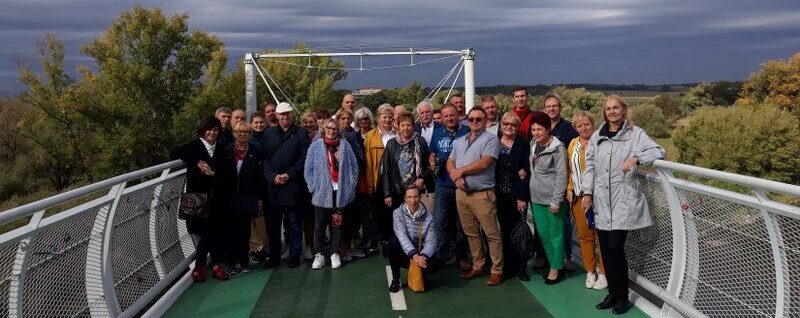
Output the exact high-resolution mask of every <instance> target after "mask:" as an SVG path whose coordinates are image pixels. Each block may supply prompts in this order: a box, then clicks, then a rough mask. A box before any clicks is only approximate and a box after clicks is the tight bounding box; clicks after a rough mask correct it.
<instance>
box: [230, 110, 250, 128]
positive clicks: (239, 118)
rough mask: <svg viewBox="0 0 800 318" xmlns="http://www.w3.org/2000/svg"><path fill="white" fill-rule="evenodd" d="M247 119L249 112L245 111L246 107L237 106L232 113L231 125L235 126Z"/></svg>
mask: <svg viewBox="0 0 800 318" xmlns="http://www.w3.org/2000/svg"><path fill="white" fill-rule="evenodd" d="M245 120H247V113H246V112H245V111H244V109H241V108H237V109H234V110H233V112H232V113H231V127H235V126H236V124H238V123H241V122H243V121H245Z"/></svg>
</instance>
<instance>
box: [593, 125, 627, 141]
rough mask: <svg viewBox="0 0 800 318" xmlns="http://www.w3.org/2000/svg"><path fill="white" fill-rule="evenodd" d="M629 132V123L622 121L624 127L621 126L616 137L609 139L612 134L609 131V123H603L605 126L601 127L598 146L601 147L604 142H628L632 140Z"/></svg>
mask: <svg viewBox="0 0 800 318" xmlns="http://www.w3.org/2000/svg"><path fill="white" fill-rule="evenodd" d="M629 132H630V127H628V121H627V120H624V121H622V125H620V126H619V130H618V131H617V134H616V135H614V137H609V136H610V135H611V132H610V131H609V130H608V123H603V126H602V127H600V133H599V135H600V138H599V139H598V140H597V144H598V145H599V144H600V143H601V142H603V141H604V140H628V138H630V135H629V134H628V133H629Z"/></svg>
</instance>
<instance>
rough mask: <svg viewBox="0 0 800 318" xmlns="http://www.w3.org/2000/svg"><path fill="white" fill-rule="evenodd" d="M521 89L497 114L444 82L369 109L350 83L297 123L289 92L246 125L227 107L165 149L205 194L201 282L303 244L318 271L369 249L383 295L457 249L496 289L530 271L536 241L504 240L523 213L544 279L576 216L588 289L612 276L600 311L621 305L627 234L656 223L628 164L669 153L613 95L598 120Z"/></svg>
mask: <svg viewBox="0 0 800 318" xmlns="http://www.w3.org/2000/svg"><path fill="white" fill-rule="evenodd" d="M527 98H528V95H527V91H526V90H525V88H523V87H518V88H515V89H514V90H513V104H514V105H513V108H512V109H511V110H509V111H508V112H506V113H505V114H502V115H500V114H498V107H497V104H496V102H495V100H494V98H493V97H492V96H486V97H483V98H482V99H481V100H480V106H477V107H473V108H471V109H470V110H469V111H466V109H465V101H464V98H463V97H462V96H460V95H453V96H451V97H450V99H449V101H448V102H447V103H444V104H443V105H442V106H441V107H440V108H439V109H434V107H433V105H432V104H431V103H429V102H427V101H423V102H421V103H419V104H418V105H417V107H416V109H415V111H414V112H415V113H416V116H415V114H414V113H411V112H409V111H408V110H407V109H406V107H404V106H402V105H399V106H394V107H393V106H392V105H389V104H383V105H380V106H379V107H378V108H377V110H376V112H375V114H374V116H373V113H372V111H371V110H370V109H369V108H366V107H360V108H358V107H357V101H356V99H355V97H354V96H353V95H350V94H348V95H346V96H344V98H343V100H342V104H341V109H339V110H338V111H337V112H336V113H335V114H334V115H333V116H331V114H330V113H328V112H327V111H324V110H318V111H315V112H310V113H306V114H303V115H301V116H300V118H299V121H298V122H297V123H295V122H294V120H293V117H294V113H295V109H294V108H293V107H292V105H290V104H288V103H279V104H278V105H277V106H275V105H273V104H267V105H265V107H264V112H263V113H260V112H259V113H254V114H253V115H252V116H251V117H250V122H249V123H248V122H247V121H246V120H245V112H244V111H242V110H234V111H231V110H230V109H227V108H220V109H219V110H218V111H217V113H216V115H215V116H214V117H208V118H205V119H204V120H203V121H202V122H201V124H200V126H199V128H198V130H197V137H198V138H197V139H195V140H193V141H191V142H189V143H188V144H186V145H183V146H181V147H179V148H177V149H175V150H174V151H173V157H174V158H179V159H182V160H183V161H184V162H186V164H187V190H186V191H187V192H200V193H208V194H210V197H211V199H210V202H209V205H210V206H211V210H210V211H211V212H210V215H209V217H208V218H207V219H200V220H187V226H188V229H189V231H190V232H191V233H193V234H196V235H197V237H199V241H198V243H197V254H196V267H195V269H194V271H193V277H194V279H195V281H197V282H201V281H204V280H205V269H206V267H207V266H210V267H211V270H212V276H213V277H214V278H216V279H220V280H225V279H228V275H234V274H237V273H239V272H248V271H250V270H251V264H252V263H254V262H262V261H263V262H264V264H265V267H266V268H274V267H277V266H279V265H280V264H281V260H282V259H285V260H286V263H287V264H288V266H289V267H296V266H298V265H299V263H300V258H301V256H303V257H304V258H305V259H308V260H313V261H312V265H311V267H312V269H321V268H323V267H324V266H325V265H326V263H327V262H328V261H330V266H331V267H332V268H334V269H335V268H339V267H341V266H342V264H343V263H346V262H347V261H349V260H350V259H352V257H365V256H368V255H372V254H377V253H378V252H380V253H382V254H383V255H384V256H385V257H387V258H388V259H389V264H390V267H391V271H392V281H391V283H390V287H389V290H390V292H397V291H399V290H400V289H401V288H402V284H401V281H400V268H401V267H407V266H409V264H410V263H416V265H418V266H419V267H420V268H422V272H423V278H424V280H427V279H428V275H430V274H433V273H434V272H436V271H437V270H439V269H442V268H443V267H445V266H446V264H448V261H450V260H451V259H453V258H454V260H455V264H456V266H457V267H458V268H459V269H460V271H461V275H460V276H461V278H463V279H474V278H477V277H480V276H483V275H486V273H487V271H488V279H487V281H486V284H487V285H489V286H495V285H498V284H501V283H502V281H503V279H504V275H505V278H508V277H510V276H511V277H513V276H516V277H518V278H519V279H521V280H524V281H527V280H530V276H529V274H528V266H527V265H528V261H529V257H530V253H526V252H524V251H522V250H521V249H520V248H519V247H518V246H517V245H515V244H512V243H514V242H513V241H514V240H512V238H511V237H510V235H511V233H512V232H513V231H514V230H515V229H517V228H519V227H520V226H521V225H526V226H529V228H530V230H531V231H532V232H533V242H531V244H532V246H533V250H534V253H535V255H536V257H535V260H534V263H533V270H543V269H547V270H546V271H545V272H544V274H543V279H544V282H545V284H548V285H552V284H557V283H559V282H560V281H562V280H563V279H564V277H565V276H564V275H565V274H564V271H565V264H566V265H569V264H570V259H571V258H572V257H571V256H572V255H571V254H572V250H571V246H572V244H571V242H572V237H571V236H572V233H573V231H574V230H573V227H574V229H575V230H577V235H578V242H579V246H580V253H581V259H582V260H583V265H584V269H585V271H586V273H587V274H586V281H585V285H586V287H587V288H594V289H597V290H603V289H606V288H608V295H607V296H606V298H605V299H604V300H603V301H602V302H601V303H599V304H598V305H597V308H598V309H609V308H613V310H612V311H613V312H614V313H617V314H620V313H624V312H626V311H627V310H628V308H630V306H631V305H630V303H629V302H628V279H627V270H628V269H627V262H626V256H625V249H624V246H625V240H626V237H627V233H628V231H631V230H635V229H639V228H642V227H646V226H649V225H650V224H651V223H652V221H651V219H650V215H649V211H648V207H647V202H646V200H645V198H644V194H643V192H642V189H641V185H640V184H639V183H638V179H637V178H635V177H634V175H635V172H636V170H637V167H638V166H639V165H642V164H648V163H650V162H652V161H654V160H656V159H660V158H663V156H664V150H663V148H662V147H660V146H659V145H657V144H656V143H655V142H653V140H651V139H650V138H649V137H648V136H647V134H646V133H645V132H644V130H643V129H641V128H639V127H636V126H634V125H633V123H632V122H631V120H630V115H631V114H630V109H629V108H628V106H627V105H626V103H625V101H624V100H623V99H622V98H620V97H619V96H616V95H611V96H608V97H607V98H606V99H605V100H604V102H603V121H604V123H603V124H602V125H600V127H599V128H598V127H597V125H596V124H595V119H594V118H593V116H592V115H591V114H590V113H588V112H585V111H580V112H578V113H576V114H574V116H573V117H572V122H570V121H568V120H566V119H564V118H562V117H561V108H562V106H561V100H560V97H559V96H558V95H555V94H551V95H546V96H545V98H544V103H543V105H541V109H542V110H541V111H534V110H531V109H530V108H529V106H528V103H527ZM373 125H374V127H373ZM281 233H283V235H281ZM282 236H283V242H284V243H285V246H286V248H285V249H284V248H283V244H282ZM598 245H599V251H598V250H597V248H596V247H597V246H598ZM487 248H488V255H489V256H488V259H487V257H486V253H487V252H486V251H485V250H486V249H487ZM248 252H249V253H248ZM209 253H210V254H211V262H207V254H209ZM601 255H602V257H601ZM222 263H225V264H227V269H226V268H223V267H222V265H221V264H222Z"/></svg>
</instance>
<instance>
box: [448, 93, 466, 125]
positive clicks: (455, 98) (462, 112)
mask: <svg viewBox="0 0 800 318" xmlns="http://www.w3.org/2000/svg"><path fill="white" fill-rule="evenodd" d="M450 104H453V106H455V107H456V110H457V111H458V121H463V120H464V119H465V118H467V113H466V108H465V107H466V106H465V105H464V96H461V94H453V95H452V96H450Z"/></svg>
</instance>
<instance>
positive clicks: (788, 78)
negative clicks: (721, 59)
mask: <svg viewBox="0 0 800 318" xmlns="http://www.w3.org/2000/svg"><path fill="white" fill-rule="evenodd" d="M736 104H737V105H745V106H758V105H761V104H770V105H775V106H776V107H778V108H780V109H783V110H786V111H788V112H789V113H791V114H792V115H794V117H795V118H797V119H798V120H800V53H797V54H795V55H794V56H792V57H791V58H790V59H788V60H786V61H782V60H776V61H769V62H767V63H765V64H764V65H763V66H762V68H761V70H759V71H758V72H756V73H754V74H752V75H751V76H750V78H748V79H747V81H745V82H744V84H743V86H742V92H741V96H740V98H739V99H738V100H737V101H736Z"/></svg>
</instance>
